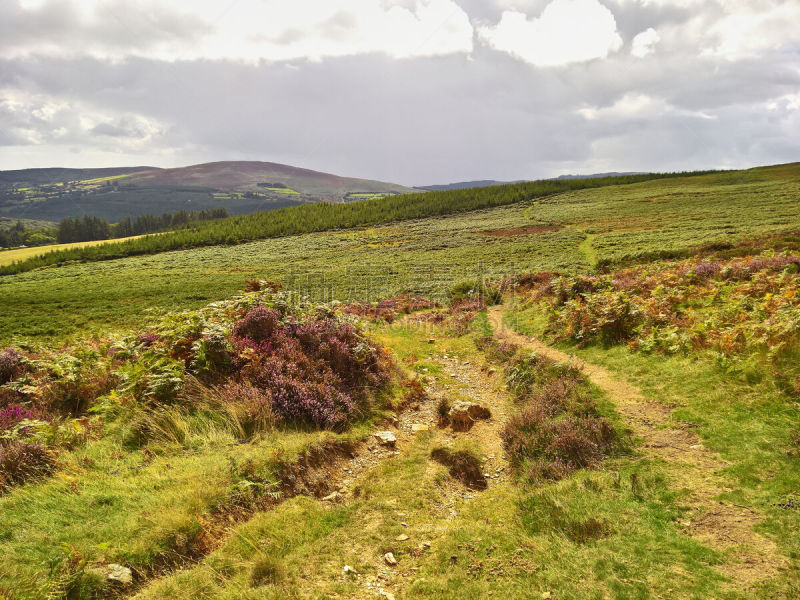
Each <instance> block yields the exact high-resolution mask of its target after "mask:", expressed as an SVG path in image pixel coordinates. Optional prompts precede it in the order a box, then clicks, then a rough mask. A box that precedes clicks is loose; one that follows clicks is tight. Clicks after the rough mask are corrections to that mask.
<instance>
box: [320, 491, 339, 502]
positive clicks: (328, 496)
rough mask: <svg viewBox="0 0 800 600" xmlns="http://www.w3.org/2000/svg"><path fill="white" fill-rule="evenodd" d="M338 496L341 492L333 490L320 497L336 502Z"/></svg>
mask: <svg viewBox="0 0 800 600" xmlns="http://www.w3.org/2000/svg"><path fill="white" fill-rule="evenodd" d="M339 496H341V494H340V493H339V492H333V493H331V494H328V495H327V496H325V497H324V498H323V499H322V501H323V502H336V501H337V500H338V499H339Z"/></svg>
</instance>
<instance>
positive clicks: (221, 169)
mask: <svg viewBox="0 0 800 600" xmlns="http://www.w3.org/2000/svg"><path fill="white" fill-rule="evenodd" d="M413 191H414V190H412V189H411V188H407V187H404V186H402V185H397V184H394V183H385V182H382V181H372V180H368V179H355V178H352V177H339V176H337V175H331V174H330V173H321V172H318V171H312V170H310V169H302V168H298V167H293V166H289V165H281V164H278V163H269V162H254V161H247V162H245V161H238V162H213V163H205V164H200V165H192V166H190V167H181V168H176V169H159V168H155V167H123V168H110V169H62V168H52V169H23V170H18V171H0V217H7V218H11V219H23V218H24V219H33V220H39V221H51V222H53V221H60V220H61V219H63V218H64V217H68V216H69V217H71V216H81V215H93V216H98V217H103V218H105V219H107V220H108V221H109V222H116V221H118V220H120V219H122V218H124V217H126V216H128V215H130V216H134V217H135V216H137V215H141V214H148V213H150V214H158V215H160V214H163V213H166V212H175V211H178V210H187V211H192V210H202V209H211V208H225V209H227V211H228V213H229V214H231V215H237V214H246V213H250V212H256V211H259V210H269V209H273V208H281V207H284V206H294V205H297V204H304V203H308V202H319V201H328V202H347V201H355V200H364V199H367V198H371V197H375V196H380V195H387V194H404V193H408V192H413Z"/></svg>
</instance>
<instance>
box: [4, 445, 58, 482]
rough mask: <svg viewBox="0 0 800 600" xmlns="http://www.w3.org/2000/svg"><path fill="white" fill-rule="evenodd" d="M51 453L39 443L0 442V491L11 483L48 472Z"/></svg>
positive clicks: (49, 470)
mask: <svg viewBox="0 0 800 600" xmlns="http://www.w3.org/2000/svg"><path fill="white" fill-rule="evenodd" d="M54 468H55V462H54V460H53V457H52V455H51V454H50V452H48V450H47V449H46V448H45V447H44V446H42V445H41V444H30V443H27V442H22V441H16V440H13V441H12V440H7V441H3V442H0V492H3V491H6V490H7V489H8V488H10V487H11V486H12V485H16V484H20V483H24V482H26V481H30V480H31V479H35V478H38V477H43V476H46V475H48V474H50V473H51V472H52V471H53V469H54Z"/></svg>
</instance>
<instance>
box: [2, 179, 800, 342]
mask: <svg viewBox="0 0 800 600" xmlns="http://www.w3.org/2000/svg"><path fill="white" fill-rule="evenodd" d="M798 172H800V167H798V166H797V165H793V166H786V167H772V168H766V169H758V170H753V171H747V172H736V173H730V174H718V175H706V176H698V177H691V178H685V179H663V180H657V181H650V182H644V183H638V184H633V185H626V186H617V187H606V188H599V189H591V190H583V191H578V192H569V193H565V194H561V195H557V196H551V197H548V198H543V199H539V200H534V201H530V202H519V203H516V204H512V205H510V206H503V207H498V208H492V209H485V210H480V211H474V212H469V213H464V214H456V215H448V216H442V217H435V218H428V219H418V220H410V221H403V222H400V223H394V224H391V225H386V226H376V227H371V228H366V229H350V230H344V231H332V232H323V233H313V234H305V235H298V236H288V237H283V238H276V239H269V240H262V241H258V242H252V243H248V244H241V245H238V246H215V247H209V248H196V249H191V250H184V251H178V252H167V253H163V254H158V255H154V256H143V257H129V258H123V259H119V260H113V261H104V262H100V263H95V264H70V265H65V266H62V267H60V268H57V269H43V270H37V271H32V272H29V273H23V274H19V275H13V276H6V277H2V278H0V296H1V297H2V304H3V309H4V310H3V311H2V313H1V314H0V343H2V342H8V341H9V340H10V339H11V338H12V337H14V336H22V337H27V338H33V339H55V338H59V339H60V338H61V337H62V336H74V335H82V334H86V333H93V332H97V331H101V330H103V329H106V328H108V327H117V328H126V327H130V326H132V325H134V324H137V323H140V322H141V321H142V320H143V319H145V320H146V319H149V318H152V317H153V315H154V314H158V313H162V312H164V311H167V310H174V309H181V308H193V307H198V306H201V305H203V304H205V303H206V302H208V301H210V300H213V299H216V298H220V297H224V296H227V295H229V294H231V293H233V292H234V291H235V290H236V289H239V288H240V287H241V285H242V281H243V280H244V279H245V278H248V277H267V278H271V279H279V280H281V281H283V282H284V283H285V284H286V285H287V286H289V287H291V288H292V289H297V290H299V291H303V292H308V293H311V294H312V295H314V296H316V297H318V298H319V299H330V298H339V299H342V300H346V299H348V298H362V299H377V298H381V297H389V296H392V295H395V294H396V293H399V292H404V291H412V292H419V293H422V294H425V295H431V296H434V297H436V296H438V297H442V296H444V292H445V290H446V289H447V288H448V287H449V286H450V285H452V284H453V283H454V282H457V281H460V280H463V279H475V278H478V277H480V276H482V275H489V276H492V275H494V276H501V275H505V274H510V273H515V272H528V271H536V270H543V269H549V270H561V271H573V272H574V271H580V270H585V269H587V268H589V267H590V266H591V265H590V262H591V261H592V260H594V259H596V260H598V261H601V260H622V259H625V258H626V257H631V256H635V255H636V254H637V253H645V254H647V253H654V252H686V251H687V250H688V249H690V248H692V247H694V246H695V245H697V244H698V243H701V242H710V241H729V240H734V239H739V238H742V237H745V236H748V235H753V234H759V233H765V232H774V231H780V230H783V229H786V228H787V226H788V225H789V224H791V223H793V222H795V221H794V219H795V215H796V214H797V212H798V211H799V210H800V198H799V197H798V194H797V191H796V184H795V183H793V181H794V179H793V178H796V176H797V173H798ZM398 198H400V197H398ZM402 198H406V197H405V196H403V197H402ZM754 198H756V199H758V202H755V201H754ZM347 206H350V205H347ZM533 222H535V223H542V222H544V223H551V224H556V225H561V226H563V227H562V228H561V229H558V230H556V231H552V230H551V231H547V232H544V233H535V234H521V235H510V236H493V235H486V234H485V233H484V232H485V231H490V230H491V231H498V230H511V229H516V228H519V227H520V226H524V225H525V224H530V223H533ZM587 236H591V249H592V253H589V254H587V250H588V248H587V246H586V244H587V239H589V238H588V237H587ZM75 281H80V283H81V284H80V286H76V285H74V282H75ZM188 281H191V285H187V282H188Z"/></svg>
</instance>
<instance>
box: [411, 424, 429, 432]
mask: <svg viewBox="0 0 800 600" xmlns="http://www.w3.org/2000/svg"><path fill="white" fill-rule="evenodd" d="M429 429H430V427H428V426H427V425H425V424H424V423H412V425H411V431H414V432H420V431H428V430H429Z"/></svg>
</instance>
